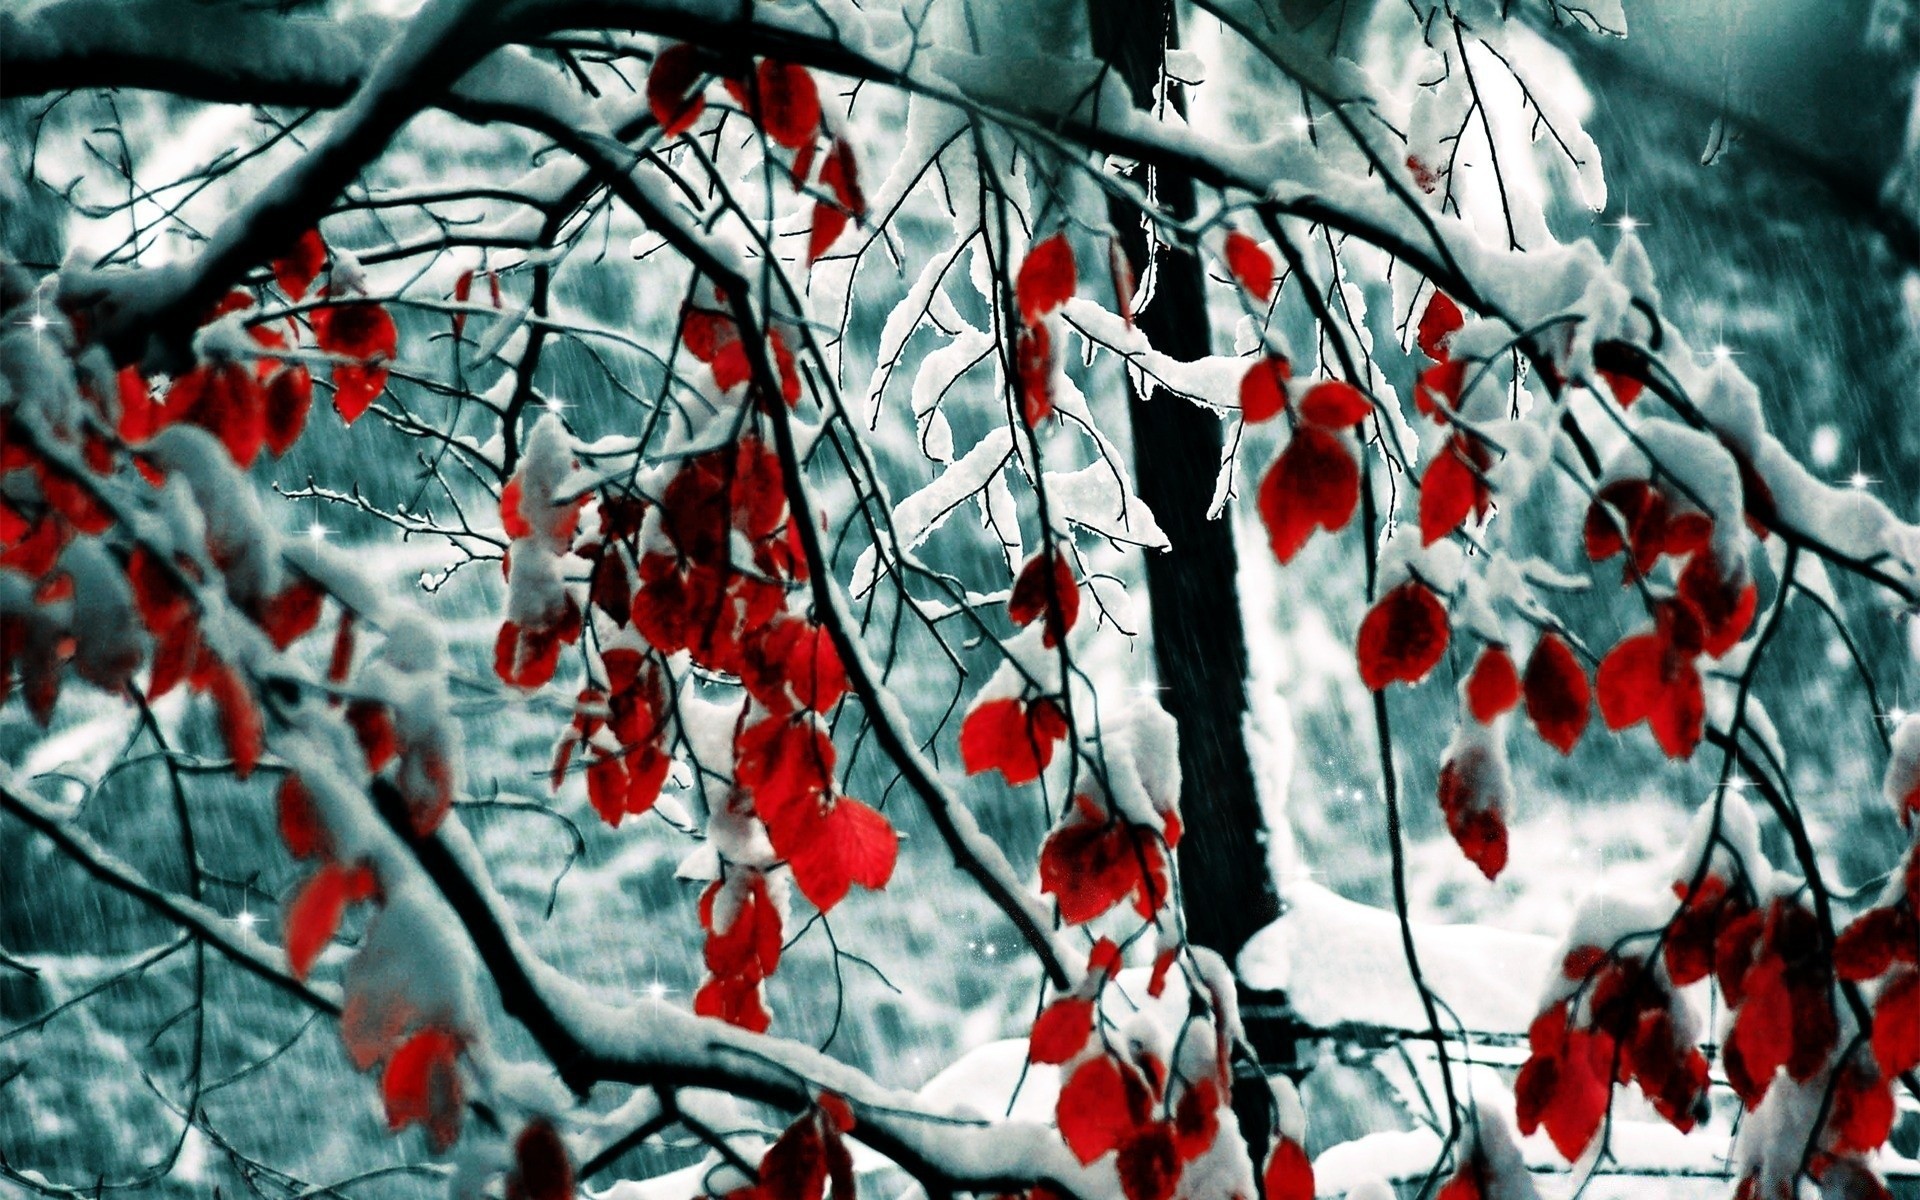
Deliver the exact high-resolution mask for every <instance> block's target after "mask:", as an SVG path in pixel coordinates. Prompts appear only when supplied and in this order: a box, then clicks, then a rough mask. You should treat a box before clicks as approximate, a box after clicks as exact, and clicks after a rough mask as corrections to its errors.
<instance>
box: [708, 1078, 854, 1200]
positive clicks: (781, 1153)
mask: <svg viewBox="0 0 1920 1200" xmlns="http://www.w3.org/2000/svg"><path fill="white" fill-rule="evenodd" d="M854 1124H855V1121H854V1116H853V1109H852V1108H851V1107H849V1106H848V1104H847V1102H846V1101H845V1100H843V1099H841V1098H840V1097H839V1096H836V1095H834V1094H833V1093H832V1092H825V1093H822V1094H821V1095H820V1096H819V1097H818V1098H816V1099H815V1100H814V1102H813V1107H811V1108H809V1109H808V1110H807V1111H806V1112H803V1113H801V1114H800V1116H799V1118H798V1119H797V1120H795V1121H794V1123H793V1124H792V1125H789V1126H788V1127H787V1129H786V1132H784V1133H782V1134H781V1135H780V1137H779V1138H778V1139H777V1140H776V1141H775V1142H774V1143H773V1145H771V1146H769V1147H767V1153H766V1154H765V1156H764V1157H762V1158H761V1160H760V1170H759V1172H758V1175H759V1181H758V1182H757V1183H753V1184H749V1185H748V1186H746V1187H741V1188H736V1189H734V1190H733V1191H731V1192H728V1193H727V1194H726V1195H725V1196H724V1197H721V1198H720V1200H827V1198H828V1197H829V1196H831V1197H832V1200H855V1188H854V1174H853V1155H852V1153H850V1152H849V1151H848V1150H847V1143H846V1135H847V1134H849V1133H852V1132H853V1129H854Z"/></svg>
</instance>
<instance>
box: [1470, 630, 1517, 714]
mask: <svg viewBox="0 0 1920 1200" xmlns="http://www.w3.org/2000/svg"><path fill="white" fill-rule="evenodd" d="M1518 703H1520V674H1519V672H1517V671H1516V670H1514V666H1513V656H1512V655H1511V654H1508V653H1507V648H1506V647H1505V646H1488V647H1487V648H1486V649H1485V650H1482V651H1481V652H1480V658H1479V661H1477V662H1475V663H1474V664H1473V674H1471V675H1469V676H1467V708H1468V711H1470V712H1472V713H1473V719H1474V720H1476V721H1478V722H1480V723H1481V724H1482V725H1487V724H1491V723H1492V721H1493V719H1494V718H1495V717H1497V716H1499V715H1500V714H1501V713H1504V712H1508V711H1510V710H1511V709H1512V708H1513V706H1514V705H1516V704H1518Z"/></svg>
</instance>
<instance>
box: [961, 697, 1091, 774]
mask: <svg viewBox="0 0 1920 1200" xmlns="http://www.w3.org/2000/svg"><path fill="white" fill-rule="evenodd" d="M1066 736H1067V721H1066V717H1064V716H1063V715H1062V714H1061V712H1060V710H1059V709H1058V708H1056V707H1055V706H1054V704H1053V702H1052V701H1051V700H1037V701H1035V702H1034V703H1032V704H1031V705H1029V704H1028V703H1027V702H1026V701H1025V700H1021V699H1016V698H1008V699H1001V700H988V701H985V702H983V703H981V704H977V705H975V706H974V708H973V710H972V711H971V712H969V713H968V714H967V718H966V720H965V721H963V722H962V723H961V725H960V758H961V761H962V762H964V763H965V764H966V768H967V774H969V775H978V774H980V773H981V772H982V771H993V770H997V771H999V772H1000V774H1001V775H1003V776H1005V777H1006V781H1007V783H1008V785H1009V786H1012V787H1018V786H1019V785H1021V784H1023V783H1032V782H1033V781H1034V780H1036V779H1038V778H1040V772H1041V771H1044V770H1045V769H1046V768H1047V766H1048V764H1050V763H1051V762H1053V751H1054V744H1055V743H1056V742H1058V741H1060V739H1062V738H1064V737H1066Z"/></svg>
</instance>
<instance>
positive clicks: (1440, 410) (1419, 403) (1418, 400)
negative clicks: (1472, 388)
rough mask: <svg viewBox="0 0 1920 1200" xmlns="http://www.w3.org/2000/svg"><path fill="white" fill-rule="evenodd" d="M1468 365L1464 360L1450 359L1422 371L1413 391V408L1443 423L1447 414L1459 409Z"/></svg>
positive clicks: (1465, 383) (1464, 388) (1465, 384)
mask: <svg viewBox="0 0 1920 1200" xmlns="http://www.w3.org/2000/svg"><path fill="white" fill-rule="evenodd" d="M1470 365H1472V364H1470V363H1468V362H1467V361H1466V360H1465V359H1450V360H1448V361H1446V362H1441V363H1436V364H1434V365H1433V366H1431V367H1428V368H1427V369H1426V370H1425V371H1422V372H1421V373H1420V382H1419V383H1418V384H1416V385H1415V386H1414V389H1413V406H1414V408H1416V409H1418V410H1419V411H1420V412H1422V413H1424V414H1425V415H1427V416H1429V417H1432V418H1433V419H1434V420H1436V421H1445V420H1446V417H1447V414H1448V413H1451V412H1452V411H1453V410H1454V409H1457V408H1459V407H1460V393H1461V392H1463V391H1465V390H1466V386H1467V368H1468V367H1469V366H1470Z"/></svg>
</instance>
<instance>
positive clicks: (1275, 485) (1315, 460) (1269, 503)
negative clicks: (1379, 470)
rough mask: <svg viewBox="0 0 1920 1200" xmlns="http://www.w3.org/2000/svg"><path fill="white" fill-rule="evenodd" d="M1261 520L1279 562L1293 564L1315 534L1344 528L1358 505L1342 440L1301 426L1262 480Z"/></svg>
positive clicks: (1356, 476) (1356, 481)
mask: <svg viewBox="0 0 1920 1200" xmlns="http://www.w3.org/2000/svg"><path fill="white" fill-rule="evenodd" d="M1258 503H1259V507H1260V518H1261V520H1262V521H1264V522H1265V524H1266V526H1267V539H1268V542H1269V544H1270V545H1272V547H1273V554H1274V557H1275V558H1278V559H1279V560H1280V561H1281V562H1283V563H1287V562H1292V561H1293V558H1294V556H1295V555H1296V554H1298V553H1300V550H1301V548H1302V547H1303V546H1305V545H1306V544H1307V539H1309V538H1311V537H1312V536H1313V531H1314V530H1315V529H1326V530H1328V531H1329V532H1331V531H1333V530H1337V529H1342V528H1345V526H1346V524H1347V522H1348V521H1350V520H1352V519H1353V513H1354V509H1356V508H1358V507H1359V505H1360V466H1359V464H1358V463H1356V462H1355V461H1354V459H1353V453H1352V452H1351V451H1350V450H1348V449H1347V447H1346V445H1345V444H1344V443H1343V442H1342V441H1341V440H1340V438H1339V437H1338V436H1337V435H1335V434H1333V433H1329V432H1327V431H1326V430H1324V429H1321V428H1319V427H1317V426H1313V425H1302V426H1301V427H1300V428H1298V429H1296V430H1295V431H1294V434H1293V440H1292V441H1291V442H1288V443H1287V448H1286V449H1285V450H1284V451H1282V452H1281V454H1280V457H1279V458H1277V459H1275V460H1274V463H1273V465H1272V466H1271V467H1269V468H1267V473H1266V475H1265V476H1264V477H1263V478H1262V479H1261V480H1260V493H1259V497H1258Z"/></svg>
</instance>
